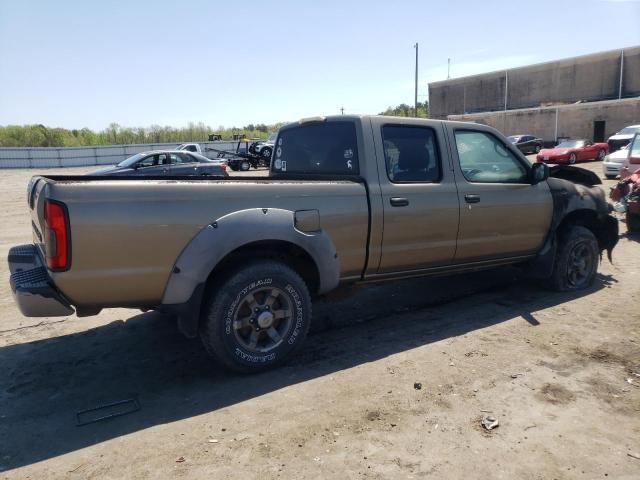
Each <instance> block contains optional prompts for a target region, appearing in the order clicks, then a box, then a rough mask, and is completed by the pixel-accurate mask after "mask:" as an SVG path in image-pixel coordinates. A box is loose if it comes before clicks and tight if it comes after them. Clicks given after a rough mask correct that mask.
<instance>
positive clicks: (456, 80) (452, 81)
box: [428, 45, 640, 87]
mask: <svg viewBox="0 0 640 480" xmlns="http://www.w3.org/2000/svg"><path fill="white" fill-rule="evenodd" d="M635 49H638V50H640V45H632V46H630V47H622V48H617V49H614V50H605V51H602V52H594V53H586V54H584V55H577V56H575V57H566V58H559V59H557V60H548V61H546V62H540V63H532V64H529V65H523V66H521V67H511V68H504V69H501V70H492V71H489V72H483V73H475V74H473V75H467V76H464V77H456V78H449V79H446V80H438V81H435V82H429V84H428V86H429V87H431V86H432V85H433V86H440V85H446V84H455V83H459V82H461V81H464V80H468V79H472V78H476V77H483V76H485V75H495V74H497V73H505V72H513V71H517V70H524V69H526V68H532V67H542V66H545V65H550V64H552V63H562V62H568V61H570V60H579V59H584V58H588V57H595V56H598V55H605V54H608V53H614V52H625V51H627V50H635Z"/></svg>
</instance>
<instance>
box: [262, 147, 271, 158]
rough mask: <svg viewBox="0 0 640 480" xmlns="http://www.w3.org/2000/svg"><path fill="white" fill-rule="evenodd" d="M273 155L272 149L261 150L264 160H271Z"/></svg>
mask: <svg viewBox="0 0 640 480" xmlns="http://www.w3.org/2000/svg"><path fill="white" fill-rule="evenodd" d="M271 153H273V150H271V148H269V147H264V148H263V149H262V150H260V155H262V158H271Z"/></svg>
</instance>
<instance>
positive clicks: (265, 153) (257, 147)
mask: <svg viewBox="0 0 640 480" xmlns="http://www.w3.org/2000/svg"><path fill="white" fill-rule="evenodd" d="M277 136H278V132H274V133H272V134H271V135H269V138H267V139H266V140H263V141H260V142H255V143H252V144H251V145H250V146H249V152H251V153H255V154H256V155H260V156H261V157H263V158H267V159H270V158H271V154H272V153H273V146H274V145H275V142H276V137H277Z"/></svg>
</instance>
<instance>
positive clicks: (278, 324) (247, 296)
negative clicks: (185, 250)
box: [200, 260, 311, 373]
mask: <svg viewBox="0 0 640 480" xmlns="http://www.w3.org/2000/svg"><path fill="white" fill-rule="evenodd" d="M212 290H214V291H213V292H212V294H211V297H210V298H209V300H208V302H207V303H206V304H205V306H204V308H203V317H202V319H201V327H200V338H201V340H202V343H203V345H204V347H205V349H206V350H207V352H208V353H209V355H211V356H212V357H213V358H214V359H216V360H217V361H218V362H220V363H221V364H222V365H224V366H225V367H227V368H229V369H231V370H235V371H237V372H242V373H255V372H260V371H263V370H268V369H270V368H273V367H275V366H276V365H279V364H281V363H282V362H284V361H285V360H286V359H287V358H289V357H290V356H291V355H292V354H293V352H294V351H295V350H296V349H297V348H298V347H299V346H300V344H301V343H302V342H303V341H304V338H305V337H306V335H307V332H308V331H309V326H310V324H311V300H310V295H309V290H308V289H307V286H306V284H305V282H304V281H303V280H302V278H300V276H299V275H298V274H297V273H296V272H294V271H293V270H292V269H291V268H289V267H288V266H286V265H284V264H282V263H279V262H275V261H271V260H260V261H255V262H251V263H249V264H248V265H246V266H244V267H242V268H241V269H239V270H236V272H235V273H232V274H231V275H230V276H229V277H228V278H227V280H226V281H224V282H223V283H222V284H220V285H217V286H216V287H213V288H212Z"/></svg>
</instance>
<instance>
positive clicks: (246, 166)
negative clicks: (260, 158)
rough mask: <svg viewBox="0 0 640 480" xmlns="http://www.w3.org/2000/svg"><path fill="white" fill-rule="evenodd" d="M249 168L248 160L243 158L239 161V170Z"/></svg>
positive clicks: (244, 170)
mask: <svg viewBox="0 0 640 480" xmlns="http://www.w3.org/2000/svg"><path fill="white" fill-rule="evenodd" d="M250 168H251V164H250V163H249V160H243V161H241V162H240V170H242V171H243V172H246V171H248V170H249V169H250Z"/></svg>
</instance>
